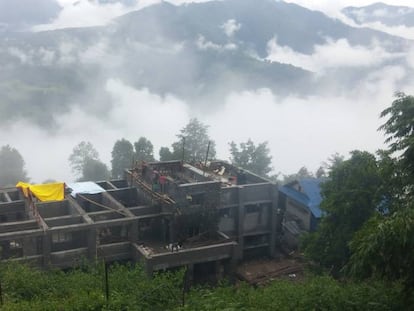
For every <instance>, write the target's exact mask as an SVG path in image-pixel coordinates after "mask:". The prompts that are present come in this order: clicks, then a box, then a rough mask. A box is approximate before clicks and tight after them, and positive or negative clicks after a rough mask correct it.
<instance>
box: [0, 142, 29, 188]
mask: <svg viewBox="0 0 414 311" xmlns="http://www.w3.org/2000/svg"><path fill="white" fill-rule="evenodd" d="M19 180H22V181H28V177H27V173H26V170H25V162H24V159H23V157H22V155H21V154H20V153H19V151H18V150H17V149H15V148H13V147H11V146H10V145H5V146H2V147H1V149H0V187H6V186H14V185H15V184H16V183H17V182H18V181H19Z"/></svg>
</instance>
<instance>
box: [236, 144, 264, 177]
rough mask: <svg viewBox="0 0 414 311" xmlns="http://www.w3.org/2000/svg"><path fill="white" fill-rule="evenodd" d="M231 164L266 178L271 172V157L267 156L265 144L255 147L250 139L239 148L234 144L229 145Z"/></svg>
mask: <svg viewBox="0 0 414 311" xmlns="http://www.w3.org/2000/svg"><path fill="white" fill-rule="evenodd" d="M229 145H230V154H231V158H230V160H231V162H232V163H233V164H234V165H236V166H240V167H242V168H244V169H246V170H249V171H251V172H253V173H255V174H257V175H260V176H267V174H268V173H269V172H270V171H271V170H272V157H271V156H270V155H269V152H270V150H269V147H268V146H267V142H263V143H260V144H258V145H257V146H256V145H255V144H254V143H253V141H252V140H251V139H248V140H247V142H245V143H240V144H239V146H237V144H236V143H235V142H233V141H232V142H231V143H230V144H229Z"/></svg>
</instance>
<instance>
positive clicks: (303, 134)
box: [0, 66, 414, 182]
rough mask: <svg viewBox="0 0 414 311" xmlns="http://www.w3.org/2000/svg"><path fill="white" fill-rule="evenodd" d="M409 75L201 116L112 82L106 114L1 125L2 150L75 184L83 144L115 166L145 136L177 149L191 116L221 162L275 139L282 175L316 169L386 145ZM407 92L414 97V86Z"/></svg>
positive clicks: (388, 73) (79, 112)
mask: <svg viewBox="0 0 414 311" xmlns="http://www.w3.org/2000/svg"><path fill="white" fill-rule="evenodd" d="M405 76H406V70H405V69H404V68H402V67H398V66H389V67H385V68H383V69H380V70H377V71H374V72H373V73H372V74H371V75H369V76H368V77H367V78H366V79H365V80H364V81H361V83H360V85H359V87H358V88H355V89H352V90H350V91H349V94H347V95H346V96H311V97H306V98H303V97H296V96H293V97H285V98H282V97H279V96H278V95H276V94H274V93H272V91H270V90H269V89H258V90H255V91H242V92H233V93H231V94H230V95H229V96H227V97H226V98H225V99H224V104H223V106H222V108H221V109H216V110H214V111H209V112H207V113H206V112H204V113H203V114H201V113H200V112H198V111H195V110H194V108H192V107H191V105H190V103H187V102H185V101H183V100H181V99H179V98H177V97H176V96H174V95H166V96H159V95H157V94H155V93H151V92H149V91H148V90H147V89H145V88H144V89H136V88H133V87H131V86H129V85H127V84H125V83H124V82H123V81H122V80H119V79H108V80H107V82H106V84H105V85H104V86H103V88H104V89H103V91H105V92H107V93H108V96H110V97H111V99H112V107H110V108H108V109H109V110H108V113H107V114H105V116H102V115H98V114H90V113H88V112H87V109H84V108H83V107H81V106H73V107H74V108H73V109H72V110H71V111H70V112H69V113H67V114H63V115H61V116H60V117H59V118H58V123H59V124H60V128H59V129H57V130H55V131H54V132H50V131H48V132H46V131H45V130H44V129H40V128H39V127H37V126H35V125H33V124H30V123H29V122H27V121H19V122H17V123H14V124H13V125H11V126H8V127H5V126H4V125H3V126H0V132H1V133H8V135H1V136H0V146H1V145H4V144H10V145H12V146H13V147H16V148H17V149H18V150H19V151H20V153H21V154H22V155H23V157H24V159H25V161H26V163H27V168H28V173H29V176H31V177H32V178H33V180H34V181H35V182H42V181H44V180H46V179H48V178H53V179H56V180H63V181H71V180H73V179H74V176H73V175H72V174H71V172H70V169H69V163H68V157H69V155H70V153H71V152H72V148H73V147H74V146H75V145H76V144H78V143H79V142H80V141H82V140H87V141H91V142H92V143H93V145H94V146H95V147H96V149H97V150H98V152H99V154H100V158H101V160H102V161H104V162H105V163H106V164H107V165H108V166H109V165H110V159H111V151H112V147H113V144H114V143H115V141H116V140H117V139H120V138H126V139H128V140H130V141H131V142H134V141H136V140H137V139H138V138H139V137H140V136H145V137H147V138H148V139H150V140H151V141H152V143H153V144H154V146H155V153H156V155H158V150H159V148H160V147H161V146H170V145H171V143H172V142H174V141H175V140H176V134H178V133H179V131H180V129H181V128H183V127H184V126H185V125H186V124H187V122H188V121H189V119H190V118H191V117H198V118H199V119H200V120H201V121H202V122H204V123H206V124H208V125H209V126H210V128H209V133H210V137H211V138H212V139H214V140H215V141H216V143H217V151H218V157H220V158H222V159H229V152H228V143H229V142H230V141H235V142H244V141H246V140H247V139H249V138H251V139H252V140H253V141H255V142H256V143H259V142H263V141H268V142H269V147H270V150H271V155H272V157H273V166H274V169H275V172H279V171H281V172H282V173H284V174H289V173H293V172H296V171H297V170H298V169H299V168H300V167H302V166H304V165H305V166H307V167H308V168H309V169H310V170H312V171H314V170H316V169H317V167H318V166H319V165H320V163H321V162H322V161H324V160H326V159H327V158H328V157H329V156H330V155H331V154H333V153H335V152H339V153H341V154H345V155H346V154H347V153H348V152H349V151H351V150H353V149H362V150H368V151H371V152H374V151H375V150H376V149H378V148H381V147H383V140H384V137H383V134H382V133H379V132H377V128H378V127H379V125H380V124H381V123H382V121H383V120H379V114H380V112H381V111H382V110H383V109H384V108H386V107H388V106H389V105H390V104H391V102H392V100H393V92H394V91H395V90H396V87H397V85H398V84H399V83H400V82H401V80H402V79H403V78H404V77H405ZM402 90H404V91H406V92H408V93H410V92H414V84H413V83H411V84H407V85H406V87H404V88H403V89H402Z"/></svg>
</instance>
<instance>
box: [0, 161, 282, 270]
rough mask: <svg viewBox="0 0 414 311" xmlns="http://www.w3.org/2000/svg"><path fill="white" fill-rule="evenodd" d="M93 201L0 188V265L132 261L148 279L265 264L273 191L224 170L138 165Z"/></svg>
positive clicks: (275, 228)
mask: <svg viewBox="0 0 414 311" xmlns="http://www.w3.org/2000/svg"><path fill="white" fill-rule="evenodd" d="M97 184H98V185H99V186H100V187H101V188H102V189H103V191H102V192H100V193H95V194H87V193H78V194H76V197H74V196H73V195H71V194H70V193H69V190H70V189H67V191H66V192H67V193H66V194H65V198H64V200H62V201H49V202H41V201H38V200H36V198H34V199H27V198H25V197H24V196H23V194H22V192H21V190H20V189H17V188H7V189H0V248H1V249H0V256H1V260H16V261H22V262H29V263H32V264H34V265H37V266H41V267H56V268H68V267H72V266H74V265H76V264H79V263H80V261H82V260H96V259H99V260H101V259H104V260H105V261H107V262H111V261H118V260H131V261H141V262H142V263H143V265H144V266H145V268H146V270H147V272H148V274H151V273H152V272H153V271H156V270H164V269H171V268H175V267H180V266H187V267H188V268H189V270H190V271H214V273H215V274H216V275H217V277H221V276H222V275H223V274H232V273H234V272H235V267H236V264H237V262H239V261H240V260H242V259H243V258H244V257H245V256H249V254H252V253H254V254H256V253H257V254H262V255H267V256H270V257H271V256H273V255H274V253H275V249H276V247H277V243H278V242H277V241H278V240H279V239H278V236H279V234H280V230H281V221H282V219H281V218H282V215H281V213H280V212H279V211H280V210H279V209H278V206H277V202H278V200H277V195H278V191H277V186H276V185H275V184H273V183H271V182H269V181H268V180H266V179H263V178H261V177H259V176H256V175H254V174H252V173H250V172H247V171H244V170H241V169H239V168H236V167H234V166H232V165H230V164H228V163H226V162H223V161H214V162H209V163H208V164H207V165H205V166H204V165H202V164H198V165H190V164H187V163H182V162H181V161H169V162H153V163H140V164H138V165H136V167H134V168H132V169H128V170H125V178H124V179H122V180H110V181H102V182H97Z"/></svg>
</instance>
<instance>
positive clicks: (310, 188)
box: [279, 178, 325, 248]
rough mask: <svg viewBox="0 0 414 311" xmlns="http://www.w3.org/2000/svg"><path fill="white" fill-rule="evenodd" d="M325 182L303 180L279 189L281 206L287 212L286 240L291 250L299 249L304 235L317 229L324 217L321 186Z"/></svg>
mask: <svg viewBox="0 0 414 311" xmlns="http://www.w3.org/2000/svg"><path fill="white" fill-rule="evenodd" d="M324 181H325V179H323V178H302V179H298V180H295V181H293V182H291V183H288V184H286V185H284V186H282V187H279V205H280V207H281V208H282V209H283V210H284V211H285V215H284V219H283V229H284V230H283V231H284V238H285V242H286V243H287V244H288V246H289V247H290V248H297V246H298V242H299V236H300V235H301V234H302V233H304V232H311V231H314V230H315V229H316V227H317V225H318V223H319V220H320V218H321V216H322V211H321V209H320V207H319V205H320V203H321V201H322V197H321V190H320V185H321V183H322V182H324Z"/></svg>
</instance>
